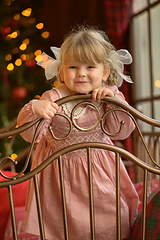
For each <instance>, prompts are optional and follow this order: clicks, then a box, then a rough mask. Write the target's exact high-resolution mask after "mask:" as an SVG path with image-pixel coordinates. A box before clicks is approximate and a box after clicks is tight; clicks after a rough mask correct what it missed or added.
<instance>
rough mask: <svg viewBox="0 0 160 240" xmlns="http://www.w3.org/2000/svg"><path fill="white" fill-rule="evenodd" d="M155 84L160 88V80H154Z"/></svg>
mask: <svg viewBox="0 0 160 240" xmlns="http://www.w3.org/2000/svg"><path fill="white" fill-rule="evenodd" d="M155 86H156V87H158V88H160V80H156V81H155Z"/></svg>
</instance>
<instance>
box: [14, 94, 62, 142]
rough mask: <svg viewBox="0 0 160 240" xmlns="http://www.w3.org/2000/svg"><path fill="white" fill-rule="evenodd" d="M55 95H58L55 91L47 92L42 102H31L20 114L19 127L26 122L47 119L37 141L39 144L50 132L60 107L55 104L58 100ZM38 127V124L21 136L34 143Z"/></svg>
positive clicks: (41, 99)
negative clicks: (49, 129) (47, 132)
mask: <svg viewBox="0 0 160 240" xmlns="http://www.w3.org/2000/svg"><path fill="white" fill-rule="evenodd" d="M54 93H55V91H54ZM55 95H56V94H53V90H50V91H47V92H45V93H44V94H43V95H42V97H41V98H40V100H35V99H34V100H31V101H30V102H29V103H27V104H26V105H25V106H24V107H23V108H22V109H21V111H20V112H19V115H18V119H17V123H18V126H21V125H23V124H24V123H26V122H30V121H33V120H35V119H36V118H38V117H42V118H45V119H46V120H45V121H43V123H42V125H41V128H40V130H39V133H38V136H37V139H36V141H37V142H39V141H40V139H41V138H42V137H43V136H44V135H45V133H46V131H47V130H48V126H49V125H50V123H51V121H52V117H53V116H54V114H55V112H56V111H57V109H58V105H57V104H56V103H54V101H55V100H56V99H54V98H55ZM57 99H58V96H57ZM36 127H37V124H36V125H34V126H33V127H31V128H30V129H28V130H26V131H25V132H23V133H22V134H21V135H22V137H23V138H24V139H25V140H26V141H27V142H31V141H32V139H33V136H34V132H35V130H36Z"/></svg>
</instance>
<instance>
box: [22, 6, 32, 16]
mask: <svg viewBox="0 0 160 240" xmlns="http://www.w3.org/2000/svg"><path fill="white" fill-rule="evenodd" d="M31 12H32V8H27V9H25V10H23V11H22V12H21V13H22V15H23V16H25V17H29V16H30V15H31Z"/></svg>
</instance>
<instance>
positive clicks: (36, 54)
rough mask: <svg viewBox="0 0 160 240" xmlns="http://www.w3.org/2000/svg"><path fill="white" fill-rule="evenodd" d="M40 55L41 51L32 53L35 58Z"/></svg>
mask: <svg viewBox="0 0 160 240" xmlns="http://www.w3.org/2000/svg"><path fill="white" fill-rule="evenodd" d="M41 54H42V51H41V50H37V51H35V52H34V55H35V56H36V57H37V56H39V55H41Z"/></svg>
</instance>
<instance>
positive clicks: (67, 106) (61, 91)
mask: <svg viewBox="0 0 160 240" xmlns="http://www.w3.org/2000/svg"><path fill="white" fill-rule="evenodd" d="M54 90H55V91H56V92H57V93H58V95H59V97H60V98H62V97H66V96H69V95H71V93H70V91H69V89H68V88H67V87H66V85H65V84H63V85H61V86H59V87H57V88H54ZM77 103H78V101H72V102H68V103H64V104H63V105H62V108H63V110H64V112H65V113H66V115H67V116H68V117H70V116H71V112H72V109H73V107H74V106H75V105H76V104H77ZM94 104H95V105H96V106H97V107H99V108H101V107H102V103H98V102H94ZM87 107H90V106H84V107H78V108H77V109H76V111H75V113H74V119H78V118H79V117H81V116H83V114H84V113H85V112H86V109H87Z"/></svg>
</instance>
